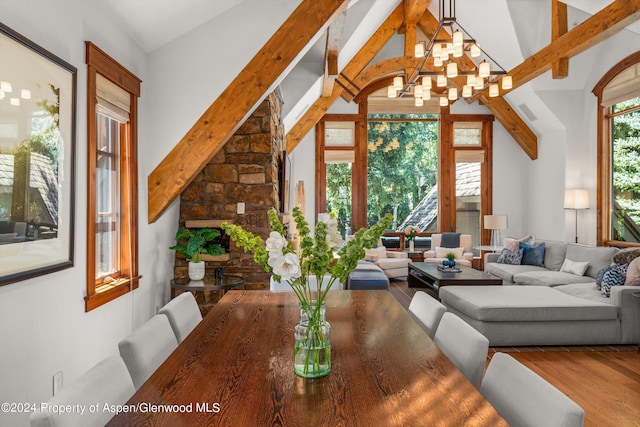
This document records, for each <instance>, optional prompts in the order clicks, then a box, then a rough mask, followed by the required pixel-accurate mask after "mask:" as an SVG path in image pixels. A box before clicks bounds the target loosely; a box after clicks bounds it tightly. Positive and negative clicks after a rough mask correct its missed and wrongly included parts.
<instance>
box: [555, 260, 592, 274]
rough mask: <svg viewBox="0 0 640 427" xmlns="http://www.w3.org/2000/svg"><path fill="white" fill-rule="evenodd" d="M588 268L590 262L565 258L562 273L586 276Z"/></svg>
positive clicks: (561, 268)
mask: <svg viewBox="0 0 640 427" xmlns="http://www.w3.org/2000/svg"><path fill="white" fill-rule="evenodd" d="M588 267H589V261H584V262H580V261H571V260H570V259H569V258H565V260H564V262H563V263H562V267H560V271H562V272H565V273H571V274H575V275H576V276H584V273H586V271H587V268H588Z"/></svg>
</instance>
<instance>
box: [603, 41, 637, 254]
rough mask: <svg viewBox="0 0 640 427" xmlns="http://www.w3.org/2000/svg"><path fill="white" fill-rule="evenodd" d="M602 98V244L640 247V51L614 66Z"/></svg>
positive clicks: (605, 81) (606, 77)
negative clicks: (639, 244) (638, 245)
mask: <svg viewBox="0 0 640 427" xmlns="http://www.w3.org/2000/svg"><path fill="white" fill-rule="evenodd" d="M593 92H594V93H595V94H596V96H598V101H599V102H598V104H599V114H600V120H599V132H598V157H599V158H598V228H597V237H598V243H599V244H605V245H606V244H608V245H616V246H635V245H637V244H638V243H640V178H639V177H640V52H638V53H636V54H633V55H631V56H629V57H627V58H625V59H624V60H622V61H621V62H620V63H618V64H617V65H616V66H614V67H613V68H612V69H611V70H610V71H609V72H608V73H607V74H606V75H605V76H604V77H603V78H602V79H601V80H600V82H599V83H598V84H597V85H596V87H595V88H594V90H593Z"/></svg>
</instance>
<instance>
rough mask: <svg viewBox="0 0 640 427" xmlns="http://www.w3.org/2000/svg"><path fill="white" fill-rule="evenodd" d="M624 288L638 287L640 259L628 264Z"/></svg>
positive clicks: (639, 283)
mask: <svg viewBox="0 0 640 427" xmlns="http://www.w3.org/2000/svg"><path fill="white" fill-rule="evenodd" d="M624 285H625V286H640V257H638V258H635V259H634V260H633V261H631V262H630V263H629V268H627V278H626V279H625V281H624Z"/></svg>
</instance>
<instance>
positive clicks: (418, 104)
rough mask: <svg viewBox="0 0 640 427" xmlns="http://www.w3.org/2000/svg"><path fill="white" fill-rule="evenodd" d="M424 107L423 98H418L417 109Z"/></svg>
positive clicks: (416, 101)
mask: <svg viewBox="0 0 640 427" xmlns="http://www.w3.org/2000/svg"><path fill="white" fill-rule="evenodd" d="M423 105H424V101H423V100H422V98H421V97H420V98H416V99H415V106H416V107H422V106H423Z"/></svg>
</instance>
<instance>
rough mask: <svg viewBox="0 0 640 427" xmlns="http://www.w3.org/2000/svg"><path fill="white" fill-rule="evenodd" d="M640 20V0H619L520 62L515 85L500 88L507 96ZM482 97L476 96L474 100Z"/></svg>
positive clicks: (510, 72)
mask: <svg viewBox="0 0 640 427" xmlns="http://www.w3.org/2000/svg"><path fill="white" fill-rule="evenodd" d="M638 19H640V0H616V1H614V2H613V3H611V4H609V5H608V6H607V7H605V8H604V9H602V10H600V11H599V12H598V13H596V14H595V15H593V16H591V17H590V18H587V19H586V20H585V21H584V22H582V23H581V24H580V25H578V26H577V27H575V28H574V29H573V30H571V31H568V32H567V33H566V34H564V35H563V36H560V37H559V38H558V39H557V40H554V41H552V42H551V43H550V44H549V45H548V46H546V47H544V48H542V49H540V50H539V51H538V52H537V53H535V54H534V55H532V56H531V57H529V58H527V59H525V60H524V61H523V62H522V63H521V64H520V65H518V66H516V67H515V68H513V69H512V70H511V71H509V73H508V74H509V75H510V76H512V77H513V88H511V89H509V90H503V89H500V94H501V95H505V94H506V93H509V92H511V91H512V90H514V89H516V88H518V87H520V86H522V85H523V84H525V83H527V82H529V81H531V80H533V79H535V78H536V77H538V76H540V75H541V74H543V73H545V72H547V71H549V70H550V69H551V64H552V63H553V62H554V61H557V60H558V59H560V58H562V57H567V58H571V57H572V56H575V55H577V54H579V53H581V52H583V51H585V50H587V49H588V48H590V47H591V46H594V45H596V44H598V43H600V42H601V41H603V40H606V39H607V38H609V37H611V36H612V35H614V34H615V33H617V32H618V31H620V30H622V29H623V28H624V27H626V26H627V25H629V24H632V23H634V22H636V21H637V20H638ZM477 98H478V96H476V95H474V97H473V99H474V100H475V99H477Z"/></svg>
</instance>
